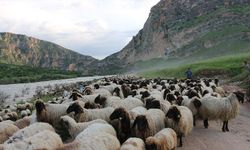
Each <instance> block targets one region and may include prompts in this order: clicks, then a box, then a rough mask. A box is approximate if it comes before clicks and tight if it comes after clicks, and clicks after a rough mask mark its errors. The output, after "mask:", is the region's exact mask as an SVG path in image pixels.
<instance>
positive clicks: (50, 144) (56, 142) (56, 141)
mask: <svg viewBox="0 0 250 150" xmlns="http://www.w3.org/2000/svg"><path fill="white" fill-rule="evenodd" d="M62 146H63V143H62V140H61V138H60V136H59V135H57V134H56V133H55V132H52V131H48V130H45V131H41V132H39V133H37V134H35V135H33V136H31V137H28V138H25V139H24V140H23V141H18V142H16V143H11V144H4V145H3V149H6V150H9V149H11V150H34V149H55V148H59V147H62Z"/></svg>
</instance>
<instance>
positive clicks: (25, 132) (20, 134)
mask: <svg viewBox="0 0 250 150" xmlns="http://www.w3.org/2000/svg"><path fill="white" fill-rule="evenodd" d="M43 130H49V131H53V132H55V130H54V128H53V127H52V126H51V125H50V124H48V123H41V122H37V123H34V124H32V125H30V126H27V127H25V128H23V129H20V130H18V131H17V132H15V133H14V134H13V135H12V136H11V137H9V139H8V140H7V141H5V142H4V143H6V144H9V143H13V142H17V141H22V140H23V139H25V138H28V137H31V136H32V135H34V134H36V133H38V132H41V131H43Z"/></svg>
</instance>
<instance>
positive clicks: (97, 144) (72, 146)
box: [56, 131, 120, 150]
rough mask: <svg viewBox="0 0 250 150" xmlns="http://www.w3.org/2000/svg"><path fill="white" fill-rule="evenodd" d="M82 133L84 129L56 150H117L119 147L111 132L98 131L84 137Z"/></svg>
mask: <svg viewBox="0 0 250 150" xmlns="http://www.w3.org/2000/svg"><path fill="white" fill-rule="evenodd" d="M82 133H84V131H83V132H81V133H80V134H79V135H78V136H77V137H76V139H75V140H74V141H73V142H71V143H69V144H65V145H63V146H62V147H60V148H57V149H56V150H100V149H101V150H118V149H119V148H120V142H119V141H118V139H117V138H116V137H115V136H113V135H111V134H108V133H100V134H93V135H89V136H88V137H86V136H82V135H81V134H82Z"/></svg>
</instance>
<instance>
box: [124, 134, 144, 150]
mask: <svg viewBox="0 0 250 150" xmlns="http://www.w3.org/2000/svg"><path fill="white" fill-rule="evenodd" d="M120 150H145V143H144V142H143V140H142V139H140V138H135V137H134V138H129V139H127V140H126V141H125V142H124V143H123V144H122V146H121V148H120Z"/></svg>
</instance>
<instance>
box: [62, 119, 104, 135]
mask: <svg viewBox="0 0 250 150" xmlns="http://www.w3.org/2000/svg"><path fill="white" fill-rule="evenodd" d="M61 122H62V124H63V126H65V127H66V129H67V130H68V131H69V134H70V136H71V137H72V138H75V137H76V136H77V135H78V134H79V133H80V132H82V131H83V130H84V129H86V128H87V127H88V126H89V125H91V124H94V123H103V124H107V122H106V121H104V120H102V119H96V120H93V121H89V122H83V123H76V121H75V120H74V119H73V118H71V117H69V116H62V117H61Z"/></svg>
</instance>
